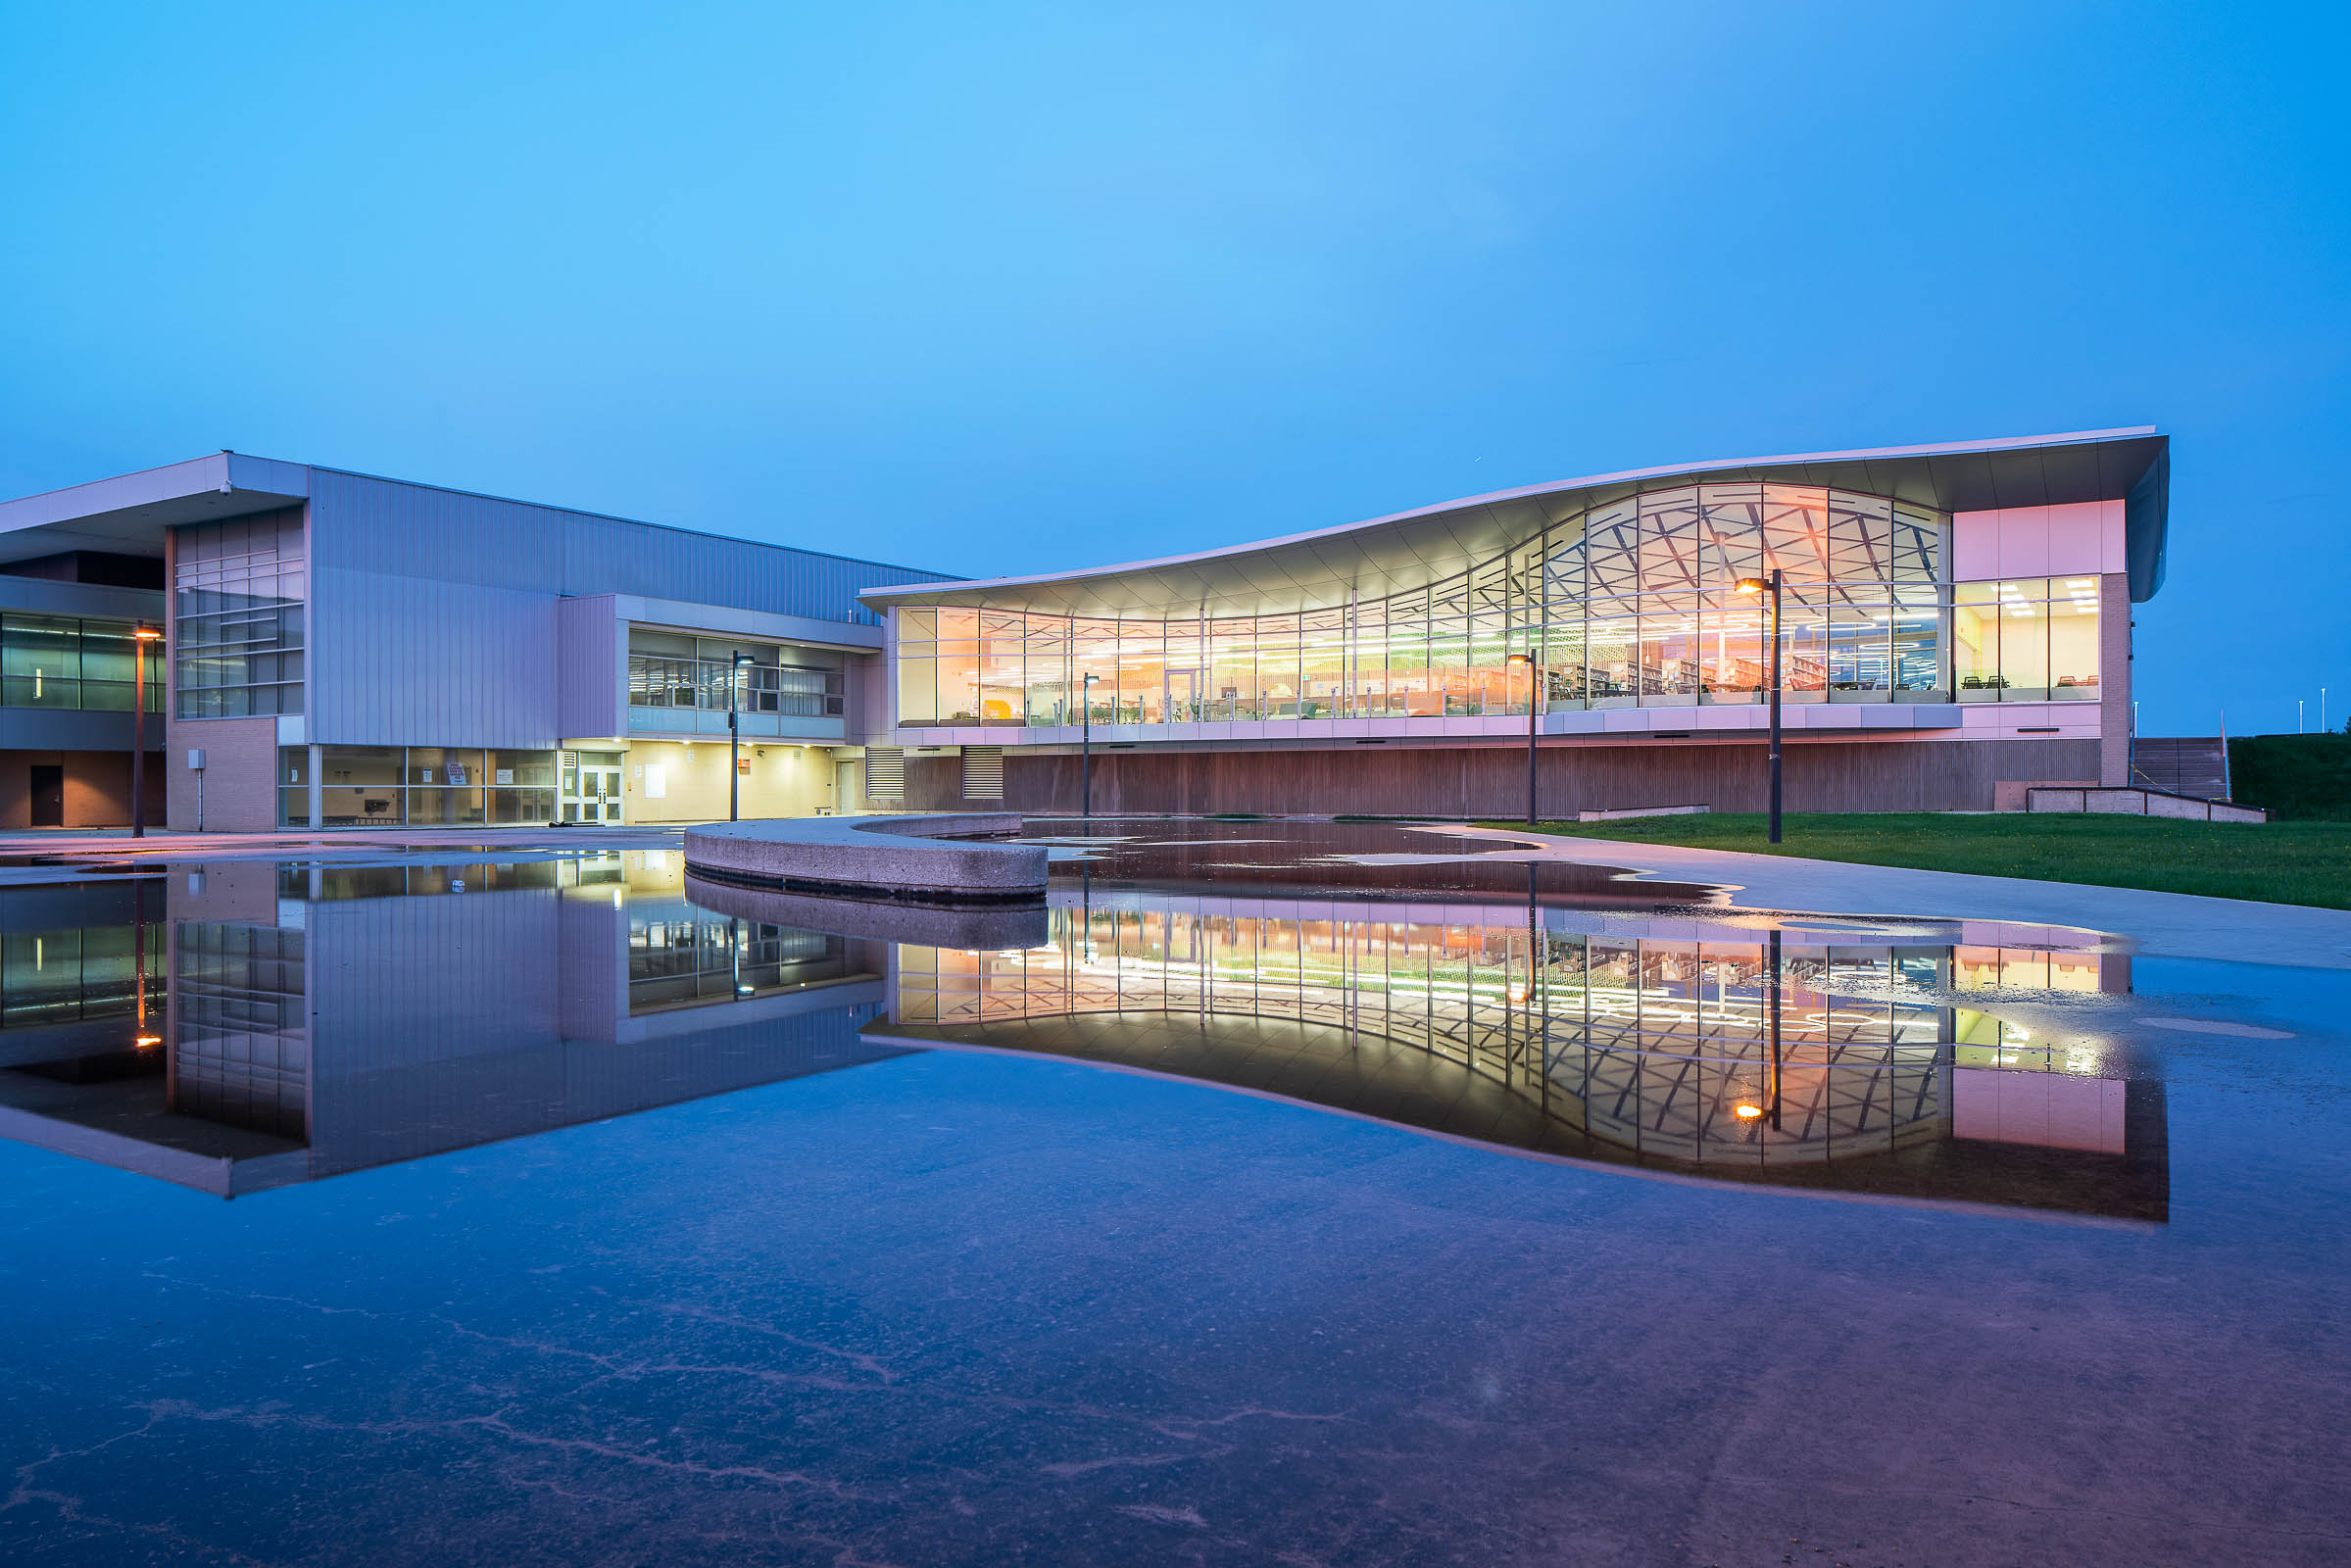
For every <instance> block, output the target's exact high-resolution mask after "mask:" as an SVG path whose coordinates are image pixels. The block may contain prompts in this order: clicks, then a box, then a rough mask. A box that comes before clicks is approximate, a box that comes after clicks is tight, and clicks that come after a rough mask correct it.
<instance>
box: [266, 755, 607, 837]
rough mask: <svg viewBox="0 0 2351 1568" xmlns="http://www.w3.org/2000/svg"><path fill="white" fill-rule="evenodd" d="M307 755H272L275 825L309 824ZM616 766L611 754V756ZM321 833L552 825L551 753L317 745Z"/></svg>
mask: <svg viewBox="0 0 2351 1568" xmlns="http://www.w3.org/2000/svg"><path fill="white" fill-rule="evenodd" d="M308 755H309V754H308V751H307V749H306V748H303V747H298V746H289V747H286V748H284V749H283V750H281V751H280V752H279V753H278V787H279V803H280V809H279V819H280V820H281V821H282V822H284V823H286V824H287V825H289V826H298V825H299V826H307V825H309V812H310V780H309V779H308V778H307V777H306V776H305V772H304V769H305V768H306V766H307V765H308V764H307V762H306V761H305V759H306V758H307V757H308ZM613 755H614V758H615V760H616V759H617V756H618V754H616V753H615V754H613ZM318 816H319V820H318V826H320V827H403V826H406V827H459V826H463V827H473V826H479V825H481V824H483V823H500V822H503V823H516V824H522V823H534V822H552V821H554V820H555V818H556V754H555V753H553V752H530V751H510V750H498V749H491V750H487V751H485V750H482V749H480V748H478V747H470V746H462V747H461V746H411V747H407V748H405V749H404V748H402V747H398V746H322V747H320V748H319V749H318Z"/></svg>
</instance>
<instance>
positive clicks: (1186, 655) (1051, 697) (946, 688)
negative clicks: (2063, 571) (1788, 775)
mask: <svg viewBox="0 0 2351 1568" xmlns="http://www.w3.org/2000/svg"><path fill="white" fill-rule="evenodd" d="M1948 531H1949V519H1948V518H1947V517H1945V516H1944V515H1942V514H1940V513H1936V512H1931V511H1928V510H1926V509H1923V508H1919V507H1913V506H1910V505H1908V504H1906V503H1902V502H1897V501H1890V500H1886V499H1885V498H1883V497H1877V496H1863V495H1854V494H1849V493H1847V492H1844V491H1838V490H1826V489H1818V488H1808V487H1804V486H1794V485H1778V484H1762V483H1753V484H1719V485H1715V484H1710V485H1689V486H1684V487H1682V488H1680V489H1675V490H1660V491H1653V492H1650V493H1647V494H1642V495H1634V496H1628V497H1626V498H1624V499H1622V500H1620V501H1616V502H1612V503H1610V504H1608V505H1606V506H1602V507H1594V508H1592V509H1590V510H1588V511H1586V512H1583V513H1581V514H1578V515H1573V516H1570V517H1567V518H1564V519H1562V520H1561V521H1559V522H1557V523H1555V524H1553V525H1552V526H1551V527H1550V528H1548V529H1546V530H1545V531H1544V532H1543V534H1541V535H1539V536H1537V537H1536V538H1534V539H1531V540H1529V541H1527V542H1526V543H1525V544H1523V545H1521V546H1519V547H1518V548H1516V549H1514V550H1512V551H1510V552H1509V553H1507V554H1506V555H1503V556H1501V557H1498V558H1496V559H1495V560H1493V561H1490V562H1486V563H1483V564H1480V565H1478V566H1476V567H1475V568H1473V569H1471V570H1469V571H1466V572H1463V573H1461V574H1460V575H1458V576H1455V577H1451V578H1447V579H1445V580H1444V581H1442V582H1439V583H1437V584H1435V585H1433V586H1431V587H1428V588H1421V589H1414V590H1413V591H1411V592H1409V593H1404V594H1397V595H1395V596H1392V597H1388V598H1383V599H1372V600H1363V601H1360V602H1358V603H1355V604H1351V605H1346V606H1339V607H1333V608H1328V609H1323V610H1315V611H1309V612H1306V613H1302V614H1288V615H1255V616H1249V615H1241V616H1214V617H1209V616H1197V617H1194V618H1191V619H1184V620H1109V619H1089V618H1086V617H1083V616H1079V617H1070V616H1062V615H1051V614H1038V613H1020V612H1013V611H997V610H964V609H949V608H939V609H906V610H901V611H900V612H899V615H898V700H899V701H898V711H899V722H900V723H902V724H907V725H926V724H959V725H1002V726H1007V727H1009V726H1028V725H1035V726H1048V727H1057V726H1062V725H1069V724H1075V723H1077V722H1078V718H1079V704H1080V703H1081V702H1088V703H1090V705H1091V711H1092V715H1093V721H1094V722H1095V723H1097V724H1159V723H1195V722H1235V721H1238V722H1260V721H1265V720H1275V719H1312V718H1384V717H1395V718H1435V717H1445V716H1452V717H1473V716H1493V715H1498V714H1518V715H1521V716H1523V715H1524V714H1525V713H1526V711H1527V705H1528V703H1529V702H1530V701H1531V700H1534V699H1535V698H1536V694H1537V686H1536V683H1535V682H1534V681H1532V680H1530V679H1529V677H1528V675H1527V673H1526V671H1525V668H1524V666H1523V665H1513V664H1511V663H1509V662H1508V660H1509V657H1510V656H1511V655H1512V654H1532V655H1534V657H1535V659H1536V661H1537V662H1538V666H1539V667H1540V668H1541V670H1542V678H1541V686H1540V691H1541V703H1542V706H1543V707H1544V708H1546V709H1551V708H1632V707H1637V706H1638V707H1650V708H1674V707H1685V708H1688V707H1697V706H1701V705H1704V706H1723V705H1742V704H1753V703H1760V702H1762V701H1763V700H1764V695H1765V694H1764V685H1765V682H1766V680H1767V678H1768V671H1769V669H1770V657H1771V653H1770V648H1769V646H1768V638H1767V633H1766V628H1767V624H1768V619H1769V616H1768V613H1767V611H1766V610H1765V609H1764V608H1763V607H1762V606H1760V605H1758V604H1757V603H1756V601H1754V600H1753V599H1750V598H1748V597H1746V596H1744V595H1741V594H1740V593H1739V592H1738V591H1737V589H1736V587H1735V584H1736V583H1737V582H1738V581H1739V578H1741V577H1748V576H1755V575H1760V574H1762V573H1765V572H1768V571H1769V570H1771V569H1772V568H1773V567H1778V568H1779V569H1780V571H1781V572H1782V573H1783V574H1784V582H1785V584H1786V588H1785V593H1784V598H1783V612H1782V628H1781V629H1782V635H1783V642H1782V648H1781V659H1782V687H1783V691H1784V693H1785V695H1786V697H1787V699H1788V701H1791V702H1902V701H1936V700H1943V699H1944V694H1945V693H1947V692H1949V691H1950V690H1951V677H1950V673H1949V667H1948V666H1949V661H1948V659H1947V657H1946V652H1945V650H1946V645H1947V643H1948V642H1949V638H1948V637H1947V636H1946V622H1947V620H1948V617H1949V614H1950V594H1949V592H1948V590H1947V589H1946V587H1945V586H1944V584H1943V581H1942V572H1943V564H1944V562H1945V560H1946V559H1947V549H1946V539H1947V535H1948ZM2083 580H2085V581H2087V582H2088V583H2089V585H2090V586H2089V595H2090V597H2089V600H2088V604H2089V608H2090V612H2091V614H2092V617H2093V618H2092V620H2091V621H2090V623H2089V625H2088V627H2087V643H2086V644H2085V645H2084V646H2086V647H2088V648H2089V649H2090V663H2089V666H2087V667H2089V668H2090V670H2091V673H2092V674H2093V675H2094V665H2095V644H2096V626H2095V620H2094V614H2095V609H2096V582H2095V579H2083ZM2061 581H2071V579H2061ZM2043 586H2044V587H2045V586H2046V585H2043ZM2068 602H2069V604H2071V603H2072V601H2071V600H2069V601H2068ZM2051 608H2052V609H2053V608H2054V607H2051ZM2068 613H2074V612H2073V611H2071V610H2069V612H2068ZM2053 679H2054V677H2051V676H2049V675H2046V674H2044V675H2042V676H2041V677H2040V679H2039V680H2038V681H2036V682H2035V685H2036V687H2037V688H2039V689H2043V690H2049V689H2053ZM2077 679H2078V677H2077ZM1088 693H1090V694H1091V696H1090V697H1088V696H1086V695H1083V694H1088ZM2068 695H2072V693H2068ZM2083 695H2092V696H2094V695H2095V689H2094V687H2093V688H2091V689H2090V690H2089V691H2088V692H2085V693H2083Z"/></svg>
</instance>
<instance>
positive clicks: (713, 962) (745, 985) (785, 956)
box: [628, 898, 874, 1016]
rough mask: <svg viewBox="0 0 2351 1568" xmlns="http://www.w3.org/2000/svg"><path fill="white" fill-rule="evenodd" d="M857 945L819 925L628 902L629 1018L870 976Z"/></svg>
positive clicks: (685, 905)
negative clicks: (804, 926) (809, 928)
mask: <svg viewBox="0 0 2351 1568" xmlns="http://www.w3.org/2000/svg"><path fill="white" fill-rule="evenodd" d="M856 946H857V945H856V944H854V943H852V942H850V941H849V940H848V939H846V938H843V937H837V936H831V935H828V934H826V933H825V932H822V931H804V930H802V929H801V928H800V927H798V926H789V925H777V924H775V923H774V922H772V921H767V920H737V919H730V918H728V917H727V916H725V915H722V914H711V913H710V912H709V911H708V910H704V909H699V908H696V907H694V906H693V905H691V904H688V903H687V902H686V901H685V900H684V899H682V898H681V899H678V900H676V901H675V902H674V903H673V904H667V905H664V906H661V907H652V908H647V907H631V908H630V910H629V922H628V1010H629V1013H630V1014H631V1016H634V1015H636V1014H638V1013H646V1012H665V1011H668V1010H669V1009H671V1008H673V1007H707V1006H710V1005H712V1004H713V1003H728V1002H741V1001H743V1000H745V999H747V998H751V997H760V996H768V995H771V994H773V993H775V992H778V991H803V990H806V989H808V987H810V986H820V985H831V984H835V983H837V982H839V981H843V980H870V979H872V978H874V976H873V975H872V973H871V972H870V971H869V970H866V969H864V968H862V967H861V966H860V964H859V961H858V955H857V953H856V952H855V951H853V950H854V949H855V948H856Z"/></svg>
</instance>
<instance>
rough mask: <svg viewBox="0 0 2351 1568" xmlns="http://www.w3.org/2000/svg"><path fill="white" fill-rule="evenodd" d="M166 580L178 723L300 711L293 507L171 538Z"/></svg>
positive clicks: (298, 525) (299, 605)
mask: <svg viewBox="0 0 2351 1568" xmlns="http://www.w3.org/2000/svg"><path fill="white" fill-rule="evenodd" d="M174 545H175V552H176V564H175V565H174V567H173V569H172V574H171V618H172V637H171V647H172V650H173V655H172V660H173V671H174V673H175V675H176V677H177V679H176V680H175V682H174V690H176V691H177V693H178V699H179V716H180V717H181V718H242V717H245V716H247V715H249V714H267V713H299V712H301V711H302V650H303V613H302V610H303V598H304V596H303V591H302V509H301V508H299V507H289V508H287V509H286V510H284V511H282V512H267V513H263V514H261V515H259V516H253V517H236V518H232V519H230V520H228V521H225V522H207V523H200V524H197V525H195V526H193V527H187V528H181V529H179V530H178V533H177V536H176V538H175V541H174Z"/></svg>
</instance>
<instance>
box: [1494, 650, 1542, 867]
mask: <svg viewBox="0 0 2351 1568" xmlns="http://www.w3.org/2000/svg"><path fill="white" fill-rule="evenodd" d="M1502 664H1503V666H1504V667H1505V668H1507V667H1508V666H1510V665H1512V664H1524V665H1526V666H1527V826H1529V827H1533V826H1534V825H1535V679H1536V673H1537V666H1536V663H1535V656H1534V655H1533V654H1532V653H1525V654H1512V655H1510V656H1509V657H1508V658H1507V659H1504V660H1503V661H1502Z"/></svg>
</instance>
